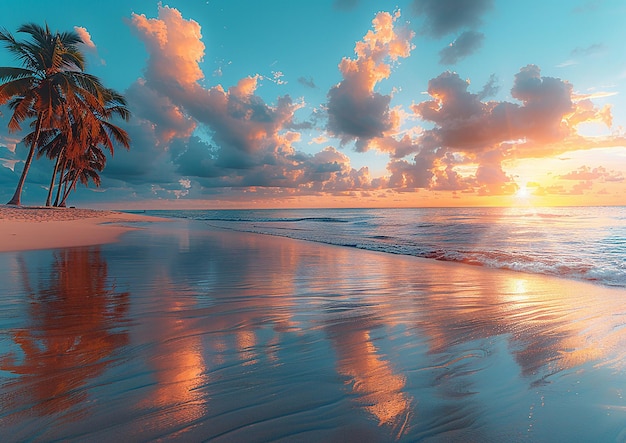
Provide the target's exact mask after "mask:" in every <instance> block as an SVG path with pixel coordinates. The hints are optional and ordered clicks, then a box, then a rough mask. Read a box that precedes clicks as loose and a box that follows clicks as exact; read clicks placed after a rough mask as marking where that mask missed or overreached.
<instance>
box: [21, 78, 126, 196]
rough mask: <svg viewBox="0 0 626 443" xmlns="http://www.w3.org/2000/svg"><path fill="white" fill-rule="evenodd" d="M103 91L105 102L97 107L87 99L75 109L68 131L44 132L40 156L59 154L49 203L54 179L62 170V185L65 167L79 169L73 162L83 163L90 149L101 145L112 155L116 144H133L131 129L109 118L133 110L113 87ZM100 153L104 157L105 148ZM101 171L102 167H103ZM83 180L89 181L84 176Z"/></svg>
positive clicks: (41, 136)
mask: <svg viewBox="0 0 626 443" xmlns="http://www.w3.org/2000/svg"><path fill="white" fill-rule="evenodd" d="M103 92H104V94H103V100H104V106H102V107H100V106H98V107H96V108H94V107H93V106H90V105H89V104H87V103H84V104H83V105H82V107H81V108H80V109H78V110H76V111H75V112H74V113H73V115H72V120H73V123H72V125H71V126H70V128H69V129H68V130H67V131H58V130H55V132H51V131H47V132H45V133H43V134H42V135H40V140H41V141H40V144H39V151H38V156H41V155H44V154H45V155H46V156H47V157H48V158H50V159H54V158H56V162H55V166H54V170H53V172H52V177H51V180H50V187H49V189H48V198H47V200H46V206H50V204H51V200H52V191H53V189H54V180H55V177H56V175H57V172H58V171H59V170H60V174H59V187H60V186H61V183H62V182H63V180H64V171H65V170H66V169H68V167H69V169H70V170H71V169H76V168H75V166H73V165H74V164H75V163H76V164H78V163H80V162H81V160H82V158H83V157H84V156H85V155H90V152H91V153H93V151H94V150H100V146H103V147H105V148H106V149H107V150H108V151H109V152H110V154H111V155H113V154H114V144H119V145H122V146H123V147H124V148H126V149H128V148H129V147H130V137H129V136H128V133H127V132H126V131H125V130H123V129H122V128H120V127H119V126H116V125H114V124H113V123H111V122H110V121H109V120H110V119H111V118H113V117H115V116H117V117H121V118H122V119H124V120H128V119H129V117H130V112H129V110H128V109H127V107H126V100H125V99H124V97H123V96H122V95H121V94H119V93H118V92H116V91H114V90H113V89H105V90H104V91H103ZM32 136H33V135H32V134H29V135H28V136H27V138H29V139H30V137H32ZM98 155H101V156H102V157H104V154H103V153H102V152H101V150H100V153H99V154H98ZM59 167H60V168H59ZM103 167H104V165H103ZM99 171H102V169H100V170H99ZM93 181H94V183H96V186H99V184H100V180H99V176H98V179H97V181H96V180H95V179H94V180H93ZM81 182H83V183H85V184H86V182H84V181H83V180H82V179H81ZM70 189H75V185H74V186H73V187H70ZM59 190H60V188H59ZM58 196H59V193H57V202H56V203H55V204H57V203H58ZM66 197H67V196H66Z"/></svg>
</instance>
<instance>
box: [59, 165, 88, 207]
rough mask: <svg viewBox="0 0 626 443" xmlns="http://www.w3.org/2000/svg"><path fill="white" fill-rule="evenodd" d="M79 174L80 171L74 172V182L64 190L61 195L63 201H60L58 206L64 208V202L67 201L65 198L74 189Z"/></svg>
mask: <svg viewBox="0 0 626 443" xmlns="http://www.w3.org/2000/svg"><path fill="white" fill-rule="evenodd" d="M81 172H82V169H79V170H77V171H76V175H75V176H74V180H72V185H71V186H70V187H69V188H67V189H66V190H65V194H64V195H63V200H61V203H60V204H59V206H65V201H66V200H67V197H68V196H69V195H70V192H72V191H73V190H74V189H76V184H77V183H78V177H79V176H80V173H81Z"/></svg>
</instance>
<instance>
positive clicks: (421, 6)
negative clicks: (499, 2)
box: [413, 0, 494, 37]
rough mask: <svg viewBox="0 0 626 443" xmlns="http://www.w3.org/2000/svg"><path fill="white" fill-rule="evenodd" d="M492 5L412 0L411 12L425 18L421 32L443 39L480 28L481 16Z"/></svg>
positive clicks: (489, 0) (474, 0) (476, 0)
mask: <svg viewBox="0 0 626 443" xmlns="http://www.w3.org/2000/svg"><path fill="white" fill-rule="evenodd" d="M493 3H494V2H493V0H413V10H414V11H415V12H416V13H417V14H418V15H422V16H424V17H425V23H424V27H423V31H424V32H425V33H426V34H428V35H431V36H433V37H443V36H445V35H448V34H451V33H454V32H457V31H459V30H461V29H464V28H470V29H473V28H476V27H478V26H480V25H481V24H482V16H483V15H484V14H485V13H486V12H487V11H489V10H490V9H491V8H492V7H493Z"/></svg>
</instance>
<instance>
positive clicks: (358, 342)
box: [329, 321, 414, 437]
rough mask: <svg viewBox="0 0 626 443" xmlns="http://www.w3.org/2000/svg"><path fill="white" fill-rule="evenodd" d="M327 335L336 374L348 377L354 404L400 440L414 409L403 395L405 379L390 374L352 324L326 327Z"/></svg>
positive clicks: (366, 336) (363, 334) (363, 332)
mask: <svg viewBox="0 0 626 443" xmlns="http://www.w3.org/2000/svg"><path fill="white" fill-rule="evenodd" d="M329 335H330V337H331V340H332V343H333V345H334V347H335V350H336V352H337V358H338V361H337V368H338V370H339V373H340V374H342V375H344V376H345V377H348V379H349V384H350V386H351V388H352V391H353V392H354V393H355V394H356V395H358V402H359V403H361V404H362V405H363V408H364V409H365V410H367V411H368V412H369V413H370V414H372V415H373V416H374V417H376V419H377V420H378V424H379V425H381V426H382V425H388V426H391V427H393V428H394V429H396V436H397V437H400V436H401V435H402V434H403V432H404V427H405V426H406V424H407V422H408V420H409V417H410V415H411V413H412V406H414V405H412V401H411V399H410V398H409V397H408V396H407V395H406V394H405V393H404V392H403V390H404V389H405V385H406V378H405V377H404V376H402V375H401V374H396V373H394V372H393V369H392V367H391V365H390V364H389V362H388V361H385V360H384V358H383V357H382V356H381V355H379V351H378V350H377V349H376V347H375V346H374V344H373V343H372V340H371V338H370V335H369V333H368V331H367V330H360V329H359V328H356V329H354V322H350V321H349V322H341V323H337V324H334V325H332V326H330V327H329Z"/></svg>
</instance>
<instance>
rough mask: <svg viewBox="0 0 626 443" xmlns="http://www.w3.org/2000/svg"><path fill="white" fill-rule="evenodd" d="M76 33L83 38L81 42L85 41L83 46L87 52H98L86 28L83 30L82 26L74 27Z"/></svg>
mask: <svg viewBox="0 0 626 443" xmlns="http://www.w3.org/2000/svg"><path fill="white" fill-rule="evenodd" d="M74 32H76V33H77V34H78V36H79V37H80V38H81V40H82V41H83V45H84V46H85V49H86V50H87V51H93V52H95V51H96V45H95V43H94V42H93V41H92V40H91V35H90V34H89V32H88V31H87V29H86V28H83V27H82V26H74Z"/></svg>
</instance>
